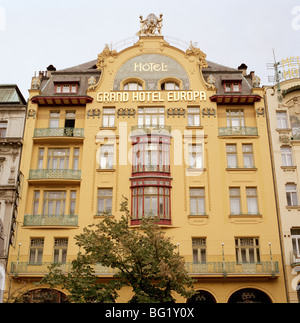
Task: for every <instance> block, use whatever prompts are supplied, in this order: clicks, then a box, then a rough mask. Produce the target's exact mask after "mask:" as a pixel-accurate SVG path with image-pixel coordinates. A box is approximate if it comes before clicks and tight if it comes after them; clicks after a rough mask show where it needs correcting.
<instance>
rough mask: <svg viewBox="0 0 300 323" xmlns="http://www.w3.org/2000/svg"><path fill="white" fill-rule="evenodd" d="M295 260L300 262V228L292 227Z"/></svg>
mask: <svg viewBox="0 0 300 323" xmlns="http://www.w3.org/2000/svg"><path fill="white" fill-rule="evenodd" d="M291 237H292V245H293V255H294V260H295V261H294V262H300V230H299V229H291Z"/></svg>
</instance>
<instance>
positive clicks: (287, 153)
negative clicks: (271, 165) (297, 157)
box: [281, 147, 293, 166]
mask: <svg viewBox="0 0 300 323" xmlns="http://www.w3.org/2000/svg"><path fill="white" fill-rule="evenodd" d="M281 160H282V166H293V158H292V148H291V147H281Z"/></svg>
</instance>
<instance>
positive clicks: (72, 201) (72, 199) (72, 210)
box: [70, 191, 76, 215]
mask: <svg viewBox="0 0 300 323" xmlns="http://www.w3.org/2000/svg"><path fill="white" fill-rule="evenodd" d="M75 210H76V191H71V195H70V215H74V214H75Z"/></svg>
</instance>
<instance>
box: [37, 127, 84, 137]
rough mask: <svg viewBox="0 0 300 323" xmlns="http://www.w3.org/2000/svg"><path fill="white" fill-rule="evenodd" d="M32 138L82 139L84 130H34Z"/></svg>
mask: <svg viewBox="0 0 300 323" xmlns="http://www.w3.org/2000/svg"><path fill="white" fill-rule="evenodd" d="M34 137H35V138H40V137H80V138H82V137H84V129H79V128H78V129H77V128H43V129H35V130H34Z"/></svg>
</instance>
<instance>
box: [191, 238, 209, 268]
mask: <svg viewBox="0 0 300 323" xmlns="http://www.w3.org/2000/svg"><path fill="white" fill-rule="evenodd" d="M192 245H193V263H194V264H199V263H200V264H205V263H206V238H192Z"/></svg>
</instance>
